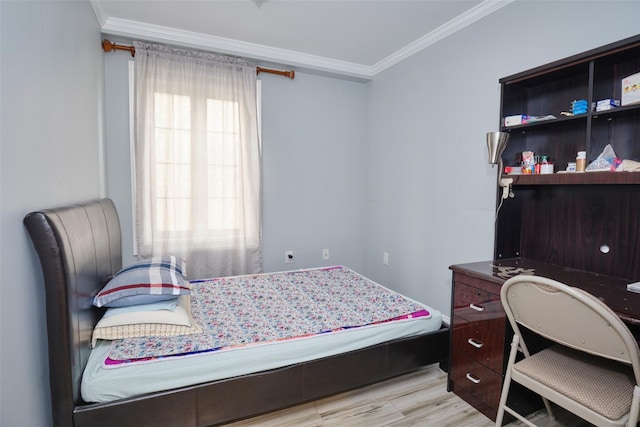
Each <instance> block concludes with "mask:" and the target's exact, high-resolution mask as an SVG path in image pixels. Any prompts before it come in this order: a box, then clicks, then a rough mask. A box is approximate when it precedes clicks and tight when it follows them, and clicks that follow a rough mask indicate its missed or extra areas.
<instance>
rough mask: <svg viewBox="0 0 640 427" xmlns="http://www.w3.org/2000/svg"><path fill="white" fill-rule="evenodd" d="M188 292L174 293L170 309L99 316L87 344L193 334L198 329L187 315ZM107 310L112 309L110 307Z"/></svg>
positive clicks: (188, 312) (189, 314) (189, 306)
mask: <svg viewBox="0 0 640 427" xmlns="http://www.w3.org/2000/svg"><path fill="white" fill-rule="evenodd" d="M190 298H191V297H190V296H188V295H183V296H180V297H178V304H177V306H176V308H175V310H174V311H171V310H146V309H145V307H144V305H147V304H144V305H142V306H140V307H141V308H142V310H140V311H133V312H124V313H121V314H115V315H113V314H112V315H110V316H106V317H105V316H103V317H102V319H100V321H99V322H98V323H97V324H96V326H95V328H94V329H93V336H92V337H91V346H92V347H93V346H95V344H96V341H97V340H99V339H102V340H118V339H123V338H139V337H149V336H160V337H169V336H174V335H188V334H195V333H198V332H200V331H201V329H200V327H199V326H198V324H197V323H195V322H194V321H193V318H192V317H191V305H190ZM109 310H115V309H113V308H110V309H109Z"/></svg>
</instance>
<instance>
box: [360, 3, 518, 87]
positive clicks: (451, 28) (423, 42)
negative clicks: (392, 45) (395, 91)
mask: <svg viewBox="0 0 640 427" xmlns="http://www.w3.org/2000/svg"><path fill="white" fill-rule="evenodd" d="M513 1H515V0H485V1H483V2H482V3H480V4H479V5H477V6H475V7H473V8H471V9H469V10H468V11H466V12H465V13H463V14H461V15H458V16H456V17H455V18H454V19H452V20H451V21H449V22H447V23H445V24H443V25H441V26H440V27H438V28H436V29H435V30H433V31H431V32H430V33H428V34H426V35H425V36H423V37H421V38H419V39H418V40H416V41H415V42H413V43H410V44H408V45H407V46H405V47H403V48H402V49H400V50H398V51H396V52H395V53H393V54H391V55H389V56H388V57H386V58H385V59H383V60H382V61H380V62H378V63H376V64H375V65H373V66H372V67H371V75H374V76H375V75H376V74H378V73H380V72H382V71H384V70H386V69H387V68H389V67H391V66H393V65H395V64H397V63H399V62H401V61H403V60H404V59H406V58H408V57H410V56H412V55H415V54H416V53H418V52H420V51H421V50H423V49H425V48H427V47H429V46H431V45H433V44H435V43H437V42H438V41H440V40H442V39H444V38H446V37H448V36H450V35H451V34H453V33H455V32H457V31H460V30H462V29H463V28H465V27H466V26H468V25H471V24H473V23H474V22H476V21H478V20H480V19H482V18H484V17H485V16H487V15H489V14H491V13H493V12H495V11H496V10H498V9H500V8H502V7H504V6H506V5H508V4H509V3H512V2H513Z"/></svg>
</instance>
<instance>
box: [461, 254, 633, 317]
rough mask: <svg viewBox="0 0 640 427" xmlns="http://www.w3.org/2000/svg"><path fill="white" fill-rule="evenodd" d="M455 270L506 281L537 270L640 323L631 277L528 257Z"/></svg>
mask: <svg viewBox="0 0 640 427" xmlns="http://www.w3.org/2000/svg"><path fill="white" fill-rule="evenodd" d="M450 268H451V270H453V271H454V272H460V273H463V274H466V275H468V276H471V277H476V278H478V279H481V280H485V281H489V282H493V283H495V284H498V285H502V284H503V283H504V282H505V280H507V279H509V278H510V277H513V276H517V275H518V274H535V275H536V276H544V277H548V278H550V279H554V280H557V281H559V282H562V283H566V284H567V285H570V286H575V287H576V288H580V289H583V290H585V291H587V292H589V293H590V294H592V295H594V296H596V297H597V298H599V299H600V300H601V301H603V302H604V303H605V304H607V306H609V308H611V309H612V310H613V311H614V312H615V313H616V314H617V315H618V316H620V318H621V319H622V320H623V321H624V322H625V323H627V324H628V325H630V326H631V325H637V326H640V293H635V292H629V291H627V284H629V283H631V281H630V280H627V279H622V278H619V277H613V276H606V275H603V274H595V273H590V272H587V271H582V270H574V269H571V268H566V267H561V266H557V265H552V264H545V263H543V262H538V261H533V260H529V259H524V258H511V259H503V260H493V261H482V262H474V263H469V264H458V265H452V266H451V267H450Z"/></svg>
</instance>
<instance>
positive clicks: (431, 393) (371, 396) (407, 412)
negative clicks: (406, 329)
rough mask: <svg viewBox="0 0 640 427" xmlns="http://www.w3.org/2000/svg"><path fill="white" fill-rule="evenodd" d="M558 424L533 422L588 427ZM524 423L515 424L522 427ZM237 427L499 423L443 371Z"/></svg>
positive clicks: (472, 426)
mask: <svg viewBox="0 0 640 427" xmlns="http://www.w3.org/2000/svg"><path fill="white" fill-rule="evenodd" d="M554 409H555V411H556V417H557V420H556V421H551V420H549V418H548V417H547V414H546V412H544V411H541V412H538V413H535V414H532V416H530V417H529V419H531V421H532V422H534V423H536V424H538V425H539V426H540V427H587V426H590V424H589V423H586V422H584V421H583V420H580V419H579V418H576V417H575V416H573V415H572V414H570V413H568V412H566V411H563V410H561V409H560V408H557V407H554ZM520 425H522V424H521V423H515V422H514V423H512V424H509V427H516V426H520ZM229 426H231V427H246V426H260V427H288V426H290V427H327V426H331V427H334V426H340V427H351V426H353V427H360V426H363V427H412V426H416V427H418V426H420V427H432V426H433V427H490V426H493V422H492V421H491V420H490V419H488V418H487V417H485V416H484V415H482V414H481V413H480V412H478V411H476V410H475V409H474V408H473V407H471V406H470V405H469V404H467V403H466V402H465V401H463V400H462V399H460V398H459V397H458V396H456V395H455V394H453V393H448V392H447V374H446V373H445V372H443V371H442V370H440V368H439V366H438V365H431V366H428V367H425V368H423V369H421V370H419V371H417V372H414V373H411V374H407V375H404V376H401V377H398V378H394V379H391V380H388V381H384V382H382V383H379V384H374V385H372V386H369V387H365V388H361V389H359V390H355V391H350V392H346V393H342V394H339V395H336V396H332V397H328V398H325V399H321V400H317V401H314V402H310V403H306V404H303V405H298V406H294V407H292V408H289V409H284V410H282V411H278V412H273V413H270V414H266V415H262V416H259V417H255V418H250V419H247V420H243V421H238V422H235V423H232V424H229Z"/></svg>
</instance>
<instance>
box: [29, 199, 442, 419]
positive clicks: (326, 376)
mask: <svg viewBox="0 0 640 427" xmlns="http://www.w3.org/2000/svg"><path fill="white" fill-rule="evenodd" d="M24 223H25V226H26V227H27V230H28V232H29V235H30V237H31V239H32V241H33V244H34V247H35V249H36V252H37V253H38V256H39V259H40V264H41V268H42V272H43V276H44V284H45V297H46V300H47V304H46V306H47V313H46V319H47V331H48V342H49V370H50V389H51V406H52V415H53V424H54V425H55V426H92V427H93V426H113V425H122V424H123V423H126V424H127V425H136V426H178V425H179V426H212V425H220V424H224V423H227V422H231V421H234V420H238V419H242V418H247V417H251V416H255V415H258V414H262V413H265V412H269V411H274V410H277V409H282V408H286V407H289V406H292V405H296V404H299V403H303V402H307V401H311V400H315V399H318V398H321V397H325V396H329V395H332V394H336V393H339V392H343V391H347V390H351V389H355V388H358V387H362V386H365V385H369V384H372V383H375V382H378V381H381V380H385V379H388V378H392V377H394V376H397V375H401V374H404V373H408V372H411V371H413V370H416V369H418V368H420V367H422V366H426V365H429V364H433V363H440V364H441V366H444V365H445V361H446V358H447V354H448V336H449V334H448V328H447V327H446V326H445V325H442V326H440V327H439V328H437V329H436V330H433V331H431V332H427V333H418V334H417V335H412V336H409V337H405V338H399V339H394V338H392V337H391V336H389V339H387V338H384V339H385V341H384V342H380V343H374V344H371V345H366V346H365V347H363V348H355V349H347V350H346V351H344V352H340V353H338V354H330V355H321V356H319V357H318V358H311V359H309V360H307V359H305V360H302V361H300V362H294V363H288V364H285V365H284V366H269V367H268V368H263V369H262V370H260V371H257V372H244V373H239V374H237V375H234V376H231V377H228V378H218V379H212V380H204V381H199V382H197V383H194V384H188V385H181V386H178V387H174V388H171V389H168V390H161V391H151V392H145V393H143V394H135V395H132V396H127V397H120V398H116V399H115V400H108V401H104V402H99V403H90V402H86V401H85V400H84V399H83V398H82V394H81V384H82V379H83V373H84V371H85V367H86V366H87V363H88V361H89V359H90V356H91V355H92V349H91V338H92V333H93V330H94V327H95V325H96V324H97V322H98V321H99V320H100V318H101V317H102V315H103V313H104V310H103V309H98V308H96V307H95V306H93V304H92V301H93V297H94V295H95V294H96V293H97V292H99V291H100V289H101V288H102V287H103V285H104V284H105V282H106V281H107V280H108V279H109V278H111V277H112V276H113V275H114V274H116V273H117V272H118V271H119V270H120V269H121V267H122V255H121V242H120V238H121V237H120V224H119V220H118V214H117V212H116V209H115V206H114V204H113V202H112V201H111V200H109V199H100V200H92V201H88V202H83V203H79V204H74V205H70V206H64V207H59V208H54V209H46V210H42V211H38V212H32V213H30V214H28V215H27V216H26V217H25V219H24ZM382 335H383V336H384V334H382ZM325 347H326V346H325ZM331 347H333V344H332V345H331ZM93 354H94V355H95V354H96V353H95V352H93ZM98 388H100V387H98Z"/></svg>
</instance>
